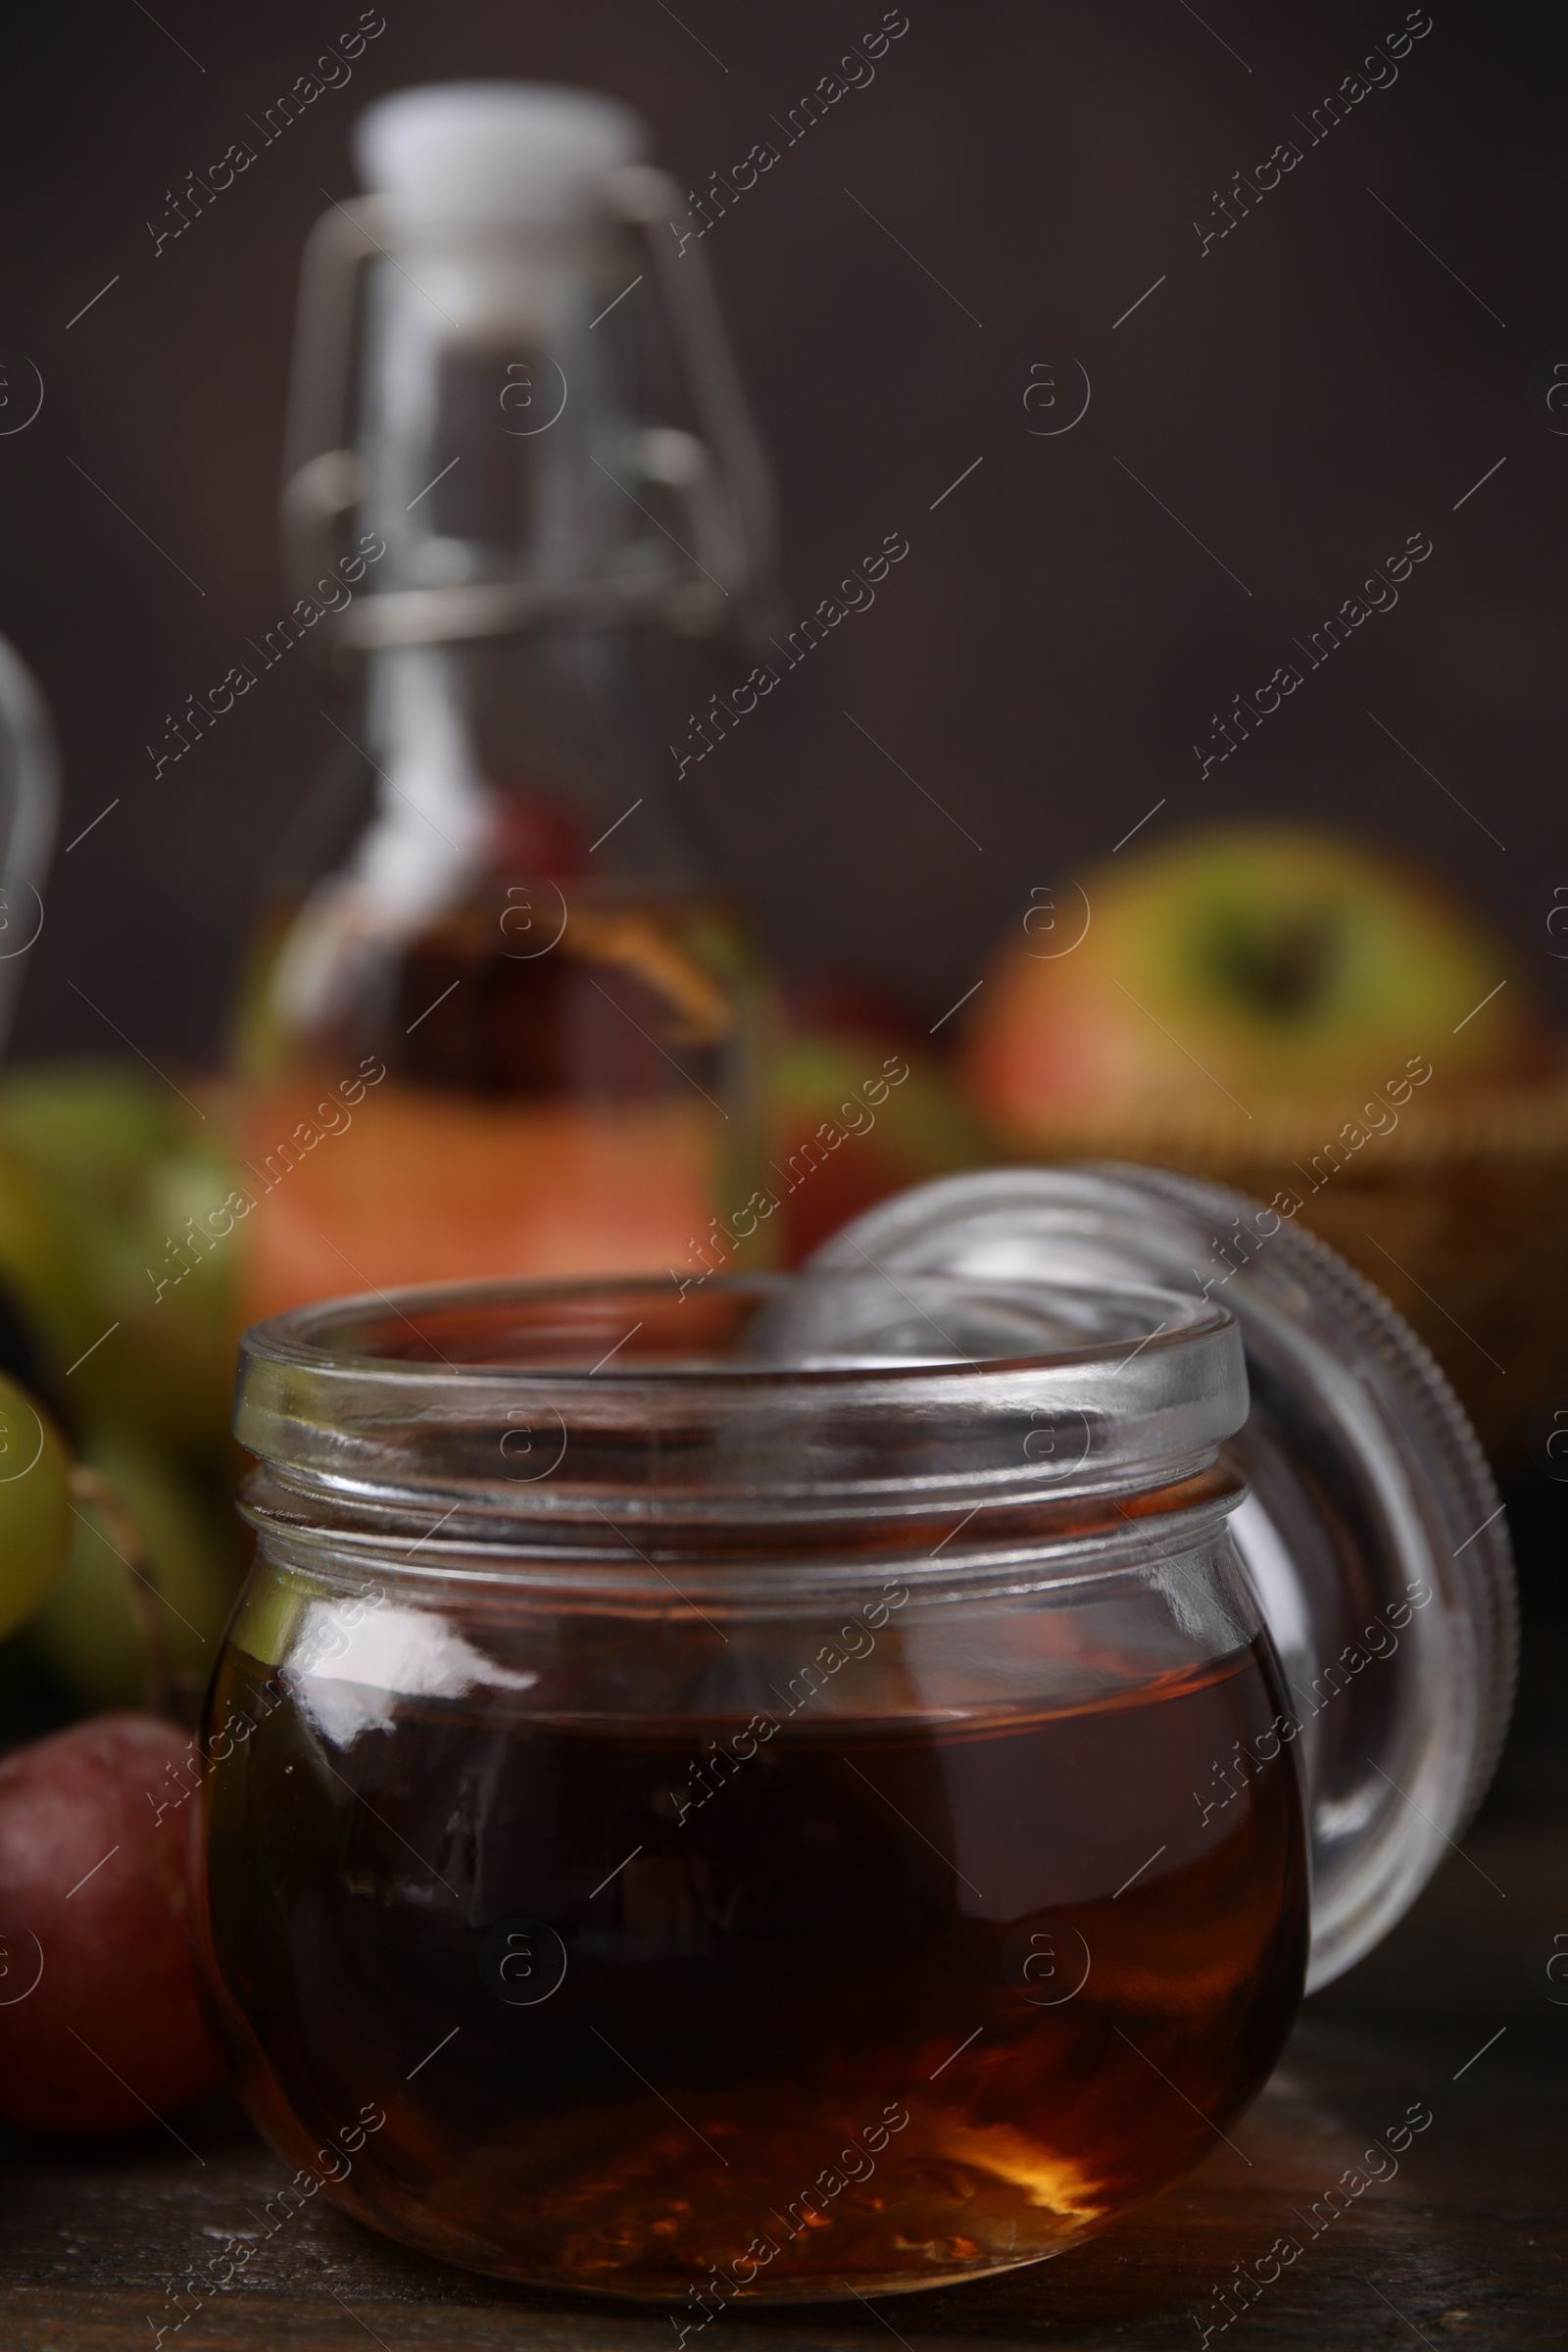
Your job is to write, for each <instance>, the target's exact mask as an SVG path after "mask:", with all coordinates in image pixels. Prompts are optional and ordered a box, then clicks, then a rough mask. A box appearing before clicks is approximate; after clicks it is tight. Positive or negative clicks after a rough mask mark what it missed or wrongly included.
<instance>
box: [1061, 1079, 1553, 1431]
mask: <svg viewBox="0 0 1568 2352" xmlns="http://www.w3.org/2000/svg"><path fill="white" fill-rule="evenodd" d="M1379 1115H1380V1116H1382V1115H1383V1114H1382V1112H1381V1111H1380V1113H1379ZM1351 1126H1353V1123H1352V1122H1349V1121H1348V1118H1347V1112H1346V1108H1345V1105H1344V1103H1327V1104H1321V1105H1319V1104H1307V1103H1289V1104H1276V1105H1274V1106H1272V1107H1269V1108H1261V1107H1260V1108H1259V1109H1258V1110H1257V1111H1256V1113H1255V1114H1254V1115H1253V1117H1252V1118H1251V1119H1250V1121H1248V1122H1245V1123H1244V1121H1243V1119H1242V1117H1240V1116H1239V1115H1238V1113H1237V1112H1236V1111H1235V1110H1233V1109H1231V1108H1230V1107H1229V1106H1228V1105H1227V1104H1226V1103H1215V1105H1214V1106H1213V1108H1212V1109H1210V1108H1209V1107H1208V1105H1206V1104H1197V1103H1185V1104H1183V1105H1181V1106H1180V1107H1179V1108H1174V1107H1173V1108H1161V1109H1160V1110H1158V1111H1151V1112H1150V1113H1149V1114H1147V1115H1146V1116H1144V1117H1142V1118H1139V1117H1136V1116H1134V1115H1131V1114H1130V1113H1129V1111H1128V1110H1127V1109H1126V1108H1125V1107H1124V1108H1122V1109H1121V1110H1119V1111H1118V1112H1117V1113H1116V1114H1115V1115H1113V1116H1106V1115H1103V1116H1100V1117H1097V1118H1078V1119H1074V1120H1072V1121H1070V1122H1068V1121H1060V1122H1057V1123H1056V1124H1055V1125H1054V1128H1053V1131H1052V1137H1051V1142H1050V1145H1049V1148H1048V1149H1046V1150H1045V1151H1044V1152H1042V1151H1041V1150H1039V1149H1038V1148H1037V1149H1036V1150H1034V1151H1032V1152H1030V1153H1029V1154H1028V1156H1029V1157H1030V1158H1032V1159H1038V1158H1042V1157H1043V1158H1049V1159H1086V1158H1088V1159H1132V1160H1141V1161H1145V1162H1152V1163H1153V1164H1155V1165H1157V1166H1163V1167H1169V1168H1183V1169H1187V1170H1190V1171H1191V1172H1192V1173H1193V1174H1195V1175H1201V1176H1207V1177H1210V1178H1212V1179H1213V1180H1214V1181H1216V1182H1217V1183H1221V1184H1229V1185H1233V1186H1235V1188H1236V1189H1237V1190H1238V1191H1239V1192H1244V1193H1250V1194H1251V1195H1253V1196H1254V1197H1255V1198H1257V1199H1259V1200H1262V1201H1275V1199H1276V1197H1277V1196H1279V1195H1281V1194H1289V1195H1290V1196H1291V1197H1292V1199H1293V1200H1295V1201H1298V1202H1299V1208H1298V1209H1297V1210H1296V1211H1295V1212H1293V1213H1294V1214H1295V1215H1296V1218H1297V1221H1298V1222H1299V1223H1300V1224H1303V1225H1306V1226H1308V1227H1310V1229H1311V1230H1312V1231H1313V1232H1314V1233H1317V1234H1319V1235H1321V1237H1322V1239H1323V1240H1324V1241H1326V1242H1329V1243H1331V1244H1332V1245H1333V1247H1334V1248H1335V1249H1336V1250H1341V1251H1343V1253H1344V1254H1345V1256H1347V1257H1348V1259H1349V1260H1350V1262H1351V1264H1352V1265H1354V1266H1356V1267H1358V1268H1359V1269H1360V1271H1361V1272H1362V1273H1363V1274H1364V1275H1365V1276H1366V1277H1367V1279H1368V1280H1369V1281H1370V1282H1373V1283H1375V1284H1376V1285H1377V1287H1378V1289H1379V1290H1381V1291H1382V1292H1384V1293H1385V1295H1386V1296H1387V1297H1388V1298H1389V1299H1392V1300H1393V1302H1394V1304H1395V1305H1396V1306H1397V1308H1398V1309H1399V1312H1400V1313H1401V1314H1402V1315H1404V1316H1405V1317H1406V1318H1407V1319H1408V1321H1409V1322H1410V1323H1412V1324H1413V1325H1414V1327H1415V1329H1416V1330H1417V1331H1418V1332H1419V1333H1420V1335H1421V1337H1422V1339H1423V1340H1424V1341H1425V1342H1426V1344H1427V1346H1428V1347H1429V1348H1431V1350H1432V1352H1433V1354H1434V1355H1435V1356H1436V1357H1437V1359H1438V1361H1439V1363H1440V1364H1441V1365H1442V1366H1443V1368H1444V1370H1445V1371H1446V1373H1447V1375H1448V1378H1449V1379H1450V1380H1451V1381H1452V1383H1453V1385H1454V1388H1455V1389H1456V1390H1457V1391H1458V1394H1459V1396H1460V1397H1461V1398H1462V1400H1463V1402H1464V1404H1465V1407H1466V1409H1467V1410H1468V1412H1469V1413H1470V1415H1471V1418H1472V1419H1473V1420H1474V1422H1475V1424H1476V1428H1477V1430H1478V1431H1479V1433H1480V1436H1481V1440H1482V1443H1483V1444H1484V1445H1485V1446H1486V1447H1487V1448H1488V1450H1489V1452H1490V1453H1491V1454H1492V1456H1493V1458H1494V1460H1495V1461H1496V1462H1497V1463H1499V1464H1501V1465H1504V1466H1506V1465H1508V1464H1510V1463H1512V1462H1514V1461H1516V1460H1517V1459H1518V1458H1519V1457H1520V1456H1522V1454H1523V1453H1524V1450H1525V1442H1526V1426H1527V1423H1528V1422H1529V1420H1530V1417H1531V1414H1532V1411H1533V1410H1534V1409H1535V1408H1536V1407H1537V1406H1539V1405H1540V1404H1541V1402H1542V1400H1543V1398H1544V1397H1547V1396H1548V1395H1550V1394H1551V1393H1552V1392H1553V1391H1561V1392H1565V1393H1568V1079H1555V1078H1554V1079H1551V1080H1544V1081H1538V1082H1535V1083H1531V1084H1528V1085H1515V1086H1508V1087H1495V1088H1481V1087H1476V1088H1473V1089H1469V1090H1466V1092H1465V1093H1464V1094H1462V1095H1454V1094H1450V1095H1449V1096H1448V1097H1447V1098H1446V1099H1445V1098H1444V1097H1443V1096H1442V1095H1441V1094H1439V1093H1437V1092H1436V1091H1434V1093H1433V1094H1432V1095H1431V1096H1430V1097H1428V1096H1425V1095H1423V1094H1417V1095H1415V1096H1413V1097H1412V1099H1411V1101H1410V1102H1409V1103H1407V1104H1406V1105H1405V1106H1404V1107H1403V1108H1402V1109H1401V1110H1400V1111H1399V1114H1398V1124H1397V1127H1390V1128H1387V1129H1386V1130H1385V1132H1383V1133H1381V1134H1373V1133H1367V1132H1366V1130H1365V1127H1364V1125H1363V1126H1362V1128H1361V1129H1360V1132H1362V1133H1363V1134H1364V1136H1365V1140H1364V1141H1363V1142H1361V1143H1360V1144H1359V1145H1355V1144H1353V1143H1352V1142H1351V1141H1350V1140H1349V1136H1348V1133H1347V1129H1348V1127H1351ZM1281 1208H1282V1210H1283V1209H1284V1203H1283V1202H1282V1203H1281ZM1267 1229H1268V1228H1267V1224H1266V1221H1265V1230H1267ZM1224 1239H1225V1237H1224V1236H1222V1235H1220V1236H1216V1242H1217V1243H1218V1242H1222V1241H1223V1240H1224ZM1248 1246H1249V1247H1251V1248H1255V1247H1256V1246H1257V1245H1256V1243H1255V1242H1251V1243H1250V1244H1249V1245H1248ZM1235 1255H1236V1251H1235V1249H1234V1247H1233V1250H1232V1261H1233V1262H1234V1259H1235ZM1213 1262H1214V1264H1215V1266H1216V1269H1217V1270H1219V1271H1221V1272H1222V1271H1223V1263H1224V1261H1223V1260H1222V1259H1221V1257H1220V1254H1219V1250H1218V1249H1217V1248H1216V1250H1215V1255H1214V1261H1213ZM1200 1271H1206V1269H1200Z"/></svg>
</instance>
